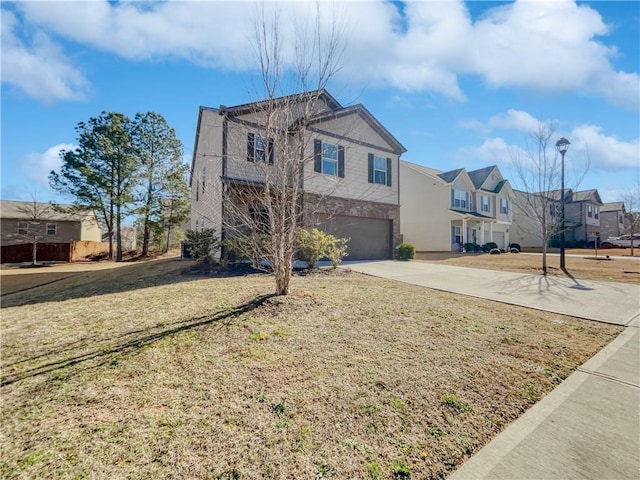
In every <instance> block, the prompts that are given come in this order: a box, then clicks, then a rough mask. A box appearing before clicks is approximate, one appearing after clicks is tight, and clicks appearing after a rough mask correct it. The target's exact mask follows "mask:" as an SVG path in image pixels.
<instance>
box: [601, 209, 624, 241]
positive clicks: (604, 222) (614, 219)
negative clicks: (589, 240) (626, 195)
mask: <svg viewBox="0 0 640 480" xmlns="http://www.w3.org/2000/svg"><path fill="white" fill-rule="evenodd" d="M626 214H627V211H626V209H625V206H624V202H611V203H605V204H603V205H602V207H600V240H602V241H604V240H606V239H607V238H609V237H619V236H621V235H624V234H625V233H626V230H625V222H624V221H625V217H626Z"/></svg>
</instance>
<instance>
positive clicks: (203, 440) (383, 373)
mask: <svg viewBox="0 0 640 480" xmlns="http://www.w3.org/2000/svg"><path fill="white" fill-rule="evenodd" d="M184 266H185V263H183V262H180V261H176V260H161V261H157V262H148V263H145V264H140V265H134V266H130V267H126V268H118V269H114V270H104V271H97V272H83V273H81V274H80V275H78V276H76V277H72V278H67V279H64V280H61V281H59V282H55V283H51V284H49V285H46V286H42V287H38V288H35V289H33V290H29V291H25V292H21V293H16V294H13V295H9V296H5V298H4V299H3V310H2V320H1V321H2V339H1V342H2V379H3V386H2V387H1V393H2V399H3V403H2V425H1V426H2V428H1V432H2V437H0V448H1V449H2V459H1V460H0V476H2V477H3V478H55V479H61V478H105V479H106V478H108V479H124V478H140V479H142V478H144V479H146V478H194V479H205V478H225V479H226V478H229V479H232V478H242V479H254V478H256V479H257V478H275V479H278V478H291V479H293V478H295V479H313V478H330V477H333V478H335V479H346V478H350V479H351V478H407V477H403V476H402V475H401V472H402V470H403V466H406V468H407V469H408V470H409V471H410V472H411V478H442V477H444V476H445V475H446V474H447V473H448V472H450V471H452V470H453V469H455V467H456V466H457V465H459V464H460V463H461V462H462V461H464V459H465V458H467V457H468V456H469V455H470V454H471V453H472V452H474V451H476V450H477V449H479V448H480V447H481V446H482V445H484V444H485V443H487V441H488V440H489V439H490V438H491V437H493V436H494V435H495V434H497V433H498V432H499V431H500V430H501V429H503V428H504V427H505V426H506V425H507V424H508V423H509V422H511V421H512V420H514V419H515V418H517V417H518V416H519V415H521V414H522V412H523V411H525V410H526V409H527V408H529V407H530V406H531V405H532V404H533V403H535V402H536V401H537V400H539V399H540V398H542V397H543V396H544V395H545V394H547V393H548V392H549V391H550V390H551V389H553V388H554V387H555V386H556V385H557V384H558V382H560V381H561V380H562V379H564V378H565V377H566V376H567V375H569V373H570V372H571V371H573V370H574V369H575V368H576V367H577V366H578V365H580V364H581V363H583V362H584V361H585V360H586V359H588V358H589V357H591V356H592V355H593V354H594V353H595V352H597V351H598V350H599V349H601V348H602V347H603V346H604V345H605V344H607V343H608V342H610V341H611V340H612V339H613V338H614V337H615V335H617V334H618V333H619V332H620V331H621V329H620V328H618V327H614V326H609V325H601V324H597V323H593V322H588V321H581V320H578V319H575V318H569V317H563V316H561V315H553V314H549V313H543V312H538V311H533V310H528V309H525V308H520V307H512V306H508V305H503V304H499V303H495V302H488V301H482V300H479V299H474V298H466V297H460V296H456V295H452V294H447V293H442V292H435V291H431V290H428V289H424V288H420V287H413V286H409V285H405V284H402V283H396V282H391V281H385V280H380V279H376V278H372V277H368V276H363V275H358V274H355V273H351V272H348V271H346V272H345V271H338V272H328V273H327V272H325V273H319V274H314V275H310V276H302V277H301V276H298V277H295V278H294V279H293V283H292V294H291V295H290V296H288V297H269V296H264V294H265V293H266V292H269V291H271V290H272V284H273V280H272V279H271V278H270V277H269V276H266V275H252V276H244V277H234V278H203V277H199V276H194V275H187V276H185V275H182V274H181V273H180V270H181V269H183V268H184ZM5 281H6V279H5ZM394 471H395V472H396V474H395V476H394Z"/></svg>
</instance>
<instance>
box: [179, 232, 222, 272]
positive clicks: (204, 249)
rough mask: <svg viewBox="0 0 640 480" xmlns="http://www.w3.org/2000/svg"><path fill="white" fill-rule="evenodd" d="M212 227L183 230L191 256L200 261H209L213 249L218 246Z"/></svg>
mask: <svg viewBox="0 0 640 480" xmlns="http://www.w3.org/2000/svg"><path fill="white" fill-rule="evenodd" d="M215 233H216V231H215V230H214V229H213V228H205V229H204V230H200V231H195V230H187V231H186V232H185V236H186V240H187V244H188V247H187V250H188V251H189V255H191V257H192V258H193V259H194V260H196V261H198V262H202V263H210V262H211V255H212V254H213V252H214V250H216V249H218V248H219V244H218V239H217V238H216V235H215Z"/></svg>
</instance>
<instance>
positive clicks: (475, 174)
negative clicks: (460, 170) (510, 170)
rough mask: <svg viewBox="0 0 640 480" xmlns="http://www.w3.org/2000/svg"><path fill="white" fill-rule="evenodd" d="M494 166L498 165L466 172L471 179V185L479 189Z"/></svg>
mask: <svg viewBox="0 0 640 480" xmlns="http://www.w3.org/2000/svg"><path fill="white" fill-rule="evenodd" d="M496 168H498V167H496V166H495V165H491V166H489V167H484V168H480V169H478V170H472V171H471V172H467V175H469V178H470V179H471V182H472V183H473V186H474V187H476V188H477V189H480V188H482V185H483V184H484V182H486V181H487V178H489V175H491V173H492V172H493V171H494V170H495V169H496Z"/></svg>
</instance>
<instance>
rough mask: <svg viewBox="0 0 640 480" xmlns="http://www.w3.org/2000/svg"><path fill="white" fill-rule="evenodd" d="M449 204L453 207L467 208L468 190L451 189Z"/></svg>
mask: <svg viewBox="0 0 640 480" xmlns="http://www.w3.org/2000/svg"><path fill="white" fill-rule="evenodd" d="M451 206H452V207H454V208H464V209H467V208H469V192H464V191H462V190H453V193H452V195H451Z"/></svg>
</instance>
